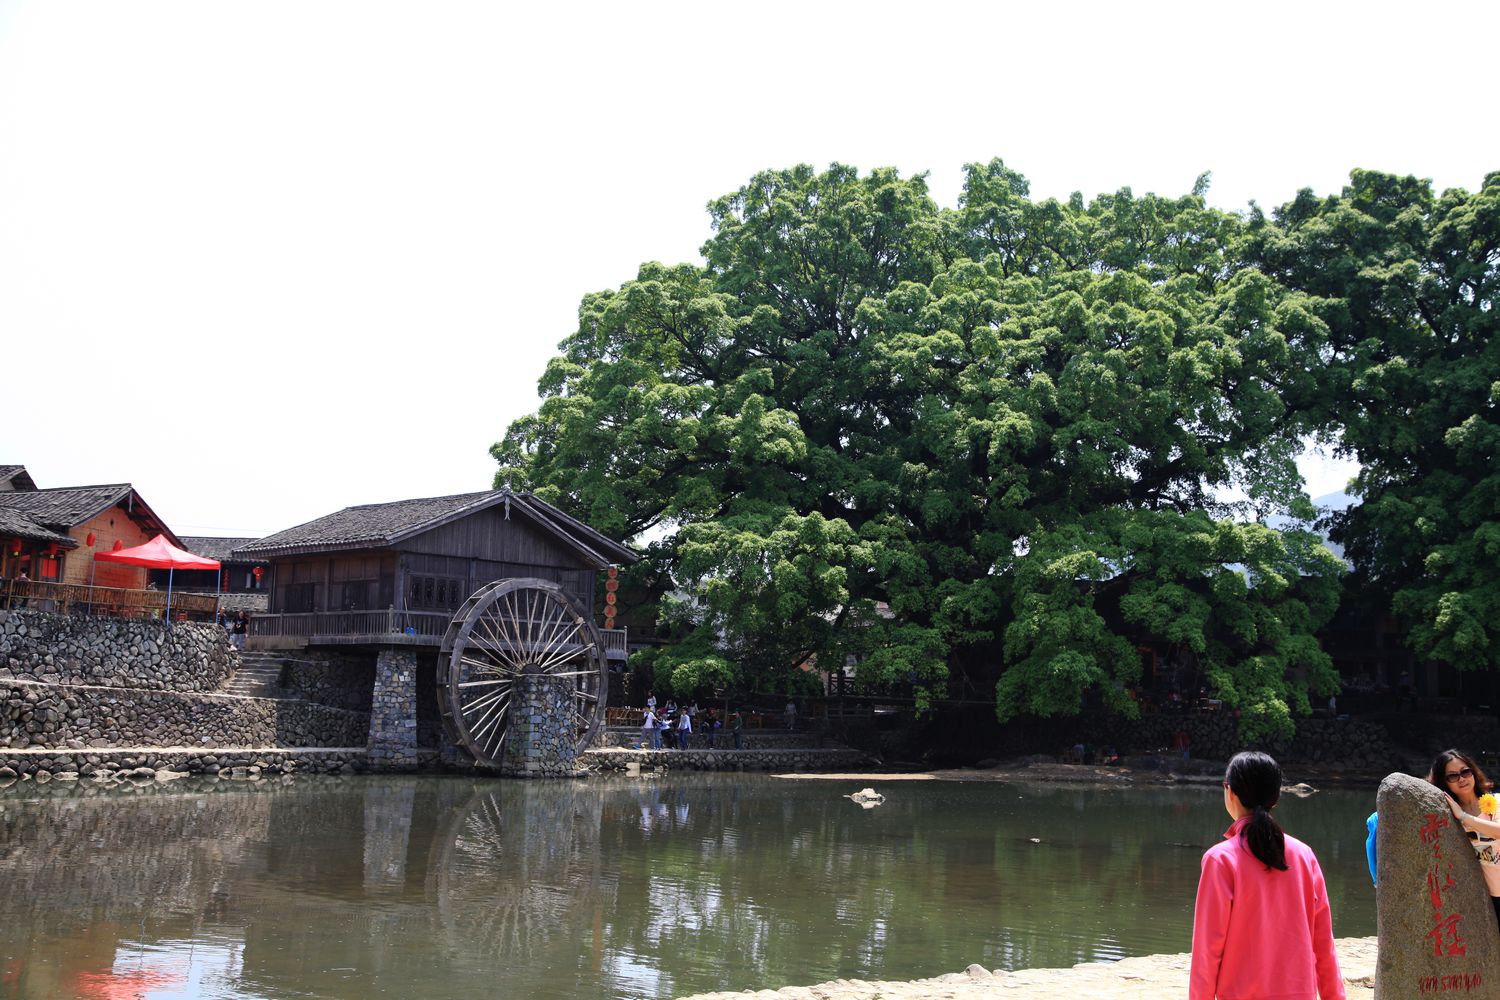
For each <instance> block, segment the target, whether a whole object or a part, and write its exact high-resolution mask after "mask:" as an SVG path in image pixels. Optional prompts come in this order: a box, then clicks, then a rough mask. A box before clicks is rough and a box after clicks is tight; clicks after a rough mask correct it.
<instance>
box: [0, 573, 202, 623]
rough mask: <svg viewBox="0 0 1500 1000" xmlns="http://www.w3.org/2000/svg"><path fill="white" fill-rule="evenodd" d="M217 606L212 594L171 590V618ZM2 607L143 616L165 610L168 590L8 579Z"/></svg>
mask: <svg viewBox="0 0 1500 1000" xmlns="http://www.w3.org/2000/svg"><path fill="white" fill-rule="evenodd" d="M217 606H218V605H217V602H216V595H214V594H199V593H189V592H185V591H176V590H174V591H173V592H172V616H173V617H174V618H175V617H177V616H178V615H179V614H183V615H187V616H189V617H193V618H197V617H200V616H201V617H203V618H205V619H207V618H212V617H213V613H214V609H215V608H216V607H217ZM5 608H16V609H21V608H29V609H32V610H37V611H56V612H63V613H68V614H89V613H93V614H107V615H126V616H130V617H142V618H146V617H155V616H159V615H160V614H161V613H162V612H164V611H165V610H166V608H167V592H166V591H164V590H134V589H129V588H125V587H91V586H89V585H88V584H86V583H52V582H50V581H47V580H25V581H22V580H7V581H5V584H4V586H3V587H0V609H5Z"/></svg>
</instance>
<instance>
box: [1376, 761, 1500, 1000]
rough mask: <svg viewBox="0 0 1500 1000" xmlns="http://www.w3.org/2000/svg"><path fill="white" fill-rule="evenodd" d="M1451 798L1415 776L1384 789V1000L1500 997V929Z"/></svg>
mask: <svg viewBox="0 0 1500 1000" xmlns="http://www.w3.org/2000/svg"><path fill="white" fill-rule="evenodd" d="M1447 798H1448V797H1447V796H1446V795H1444V794H1443V793H1442V792H1440V791H1438V790H1437V789H1436V788H1434V787H1433V786H1432V785H1430V784H1428V783H1427V782H1425V781H1423V780H1421V779H1420V778H1414V777H1412V776H1411V775H1409V774H1392V775H1390V776H1389V777H1387V778H1386V779H1385V780H1384V781H1382V782H1381V783H1380V792H1379V794H1378V796H1377V797H1376V808H1377V809H1378V811H1379V813H1380V829H1379V832H1378V833H1377V834H1376V851H1377V855H1378V857H1377V860H1376V873H1377V875H1378V876H1379V879H1380V887H1379V889H1378V890H1377V892H1376V894H1375V906H1376V915H1377V919H1378V924H1379V930H1380V950H1379V958H1378V959H1377V961H1376V966H1375V996H1376V1000H1405V998H1407V997H1419V996H1424V995H1426V994H1448V995H1454V996H1469V997H1492V996H1496V995H1500V928H1497V927H1496V924H1495V910H1494V906H1493V905H1492V904H1491V903H1490V894H1489V890H1488V889H1487V888H1486V887H1485V882H1484V875H1483V873H1481V872H1480V870H1479V861H1478V859H1477V858H1476V857H1475V856H1474V849H1473V848H1472V847H1470V846H1469V840H1468V837H1467V836H1466V835H1465V833H1464V831H1463V828H1462V827H1460V826H1459V824H1458V823H1457V821H1455V820H1454V818H1453V814H1452V813H1451V812H1449V810H1448V804H1447Z"/></svg>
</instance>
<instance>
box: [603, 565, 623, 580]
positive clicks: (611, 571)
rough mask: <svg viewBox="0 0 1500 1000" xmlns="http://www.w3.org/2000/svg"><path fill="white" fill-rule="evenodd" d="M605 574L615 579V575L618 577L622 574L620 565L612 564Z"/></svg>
mask: <svg viewBox="0 0 1500 1000" xmlns="http://www.w3.org/2000/svg"><path fill="white" fill-rule="evenodd" d="M605 575H606V576H608V577H609V578H610V579H611V580H613V579H614V578H615V577H617V576H619V575H620V567H618V566H611V567H610V568H609V571H608V572H607V573H606V574H605Z"/></svg>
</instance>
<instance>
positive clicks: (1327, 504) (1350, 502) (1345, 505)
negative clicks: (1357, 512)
mask: <svg viewBox="0 0 1500 1000" xmlns="http://www.w3.org/2000/svg"><path fill="white" fill-rule="evenodd" d="M1358 502H1359V501H1358V500H1357V499H1356V498H1354V497H1351V496H1350V495H1349V494H1347V493H1345V492H1344V491H1343V490H1339V491H1338V492H1337V493H1324V494H1323V495H1322V496H1320V497H1313V506H1314V507H1317V508H1318V509H1319V510H1348V509H1349V508H1350V507H1353V506H1354V505H1355V504H1356V503H1358Z"/></svg>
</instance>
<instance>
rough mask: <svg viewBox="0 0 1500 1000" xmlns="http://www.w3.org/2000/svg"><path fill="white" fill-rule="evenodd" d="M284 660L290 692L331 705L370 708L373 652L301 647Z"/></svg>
mask: <svg viewBox="0 0 1500 1000" xmlns="http://www.w3.org/2000/svg"><path fill="white" fill-rule="evenodd" d="M283 662H284V663H285V666H284V668H283V674H282V678H283V683H284V684H285V686H286V690H287V692H288V693H289V694H292V695H294V696H295V697H298V698H302V699H305V700H307V701H311V702H315V703H317V704H319V705H328V706H329V707H331V708H346V709H348V710H349V711H351V712H368V711H370V697H371V693H372V692H373V691H374V689H375V657H374V656H372V655H370V654H369V653H342V652H332V651H323V650H299V651H297V652H296V653H293V654H288V655H287V656H286V658H285V659H284V661H283Z"/></svg>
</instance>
